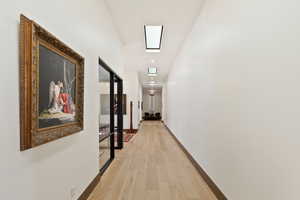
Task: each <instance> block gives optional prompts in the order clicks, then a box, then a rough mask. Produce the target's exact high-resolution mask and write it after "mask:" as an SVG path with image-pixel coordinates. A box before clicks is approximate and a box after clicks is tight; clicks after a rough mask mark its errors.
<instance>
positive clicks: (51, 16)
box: [0, 0, 122, 200]
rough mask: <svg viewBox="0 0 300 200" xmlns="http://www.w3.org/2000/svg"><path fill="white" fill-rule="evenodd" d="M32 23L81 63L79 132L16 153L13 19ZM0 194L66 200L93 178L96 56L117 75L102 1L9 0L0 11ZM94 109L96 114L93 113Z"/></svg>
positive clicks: (116, 45) (114, 39) (115, 45)
mask: <svg viewBox="0 0 300 200" xmlns="http://www.w3.org/2000/svg"><path fill="white" fill-rule="evenodd" d="M21 13H23V14H25V15H26V16H27V17H30V18H32V19H34V20H35V21H36V22H38V23H39V24H41V25H42V26H43V27H45V28H46V29H47V30H49V31H50V32H51V33H53V34H54V35H55V36H57V37H58V38H60V39H61V40H62V41H63V42H65V43H66V44H68V45H69V46H70V47H71V48H73V49H74V50H76V51H77V52H79V53H80V54H81V55H83V56H84V57H85V106H84V111H85V112H84V119H85V121H84V131H82V132H80V133H78V134H75V135H72V136H68V137H65V138H62V139H59V140H57V141H53V142H50V143H48V144H45V145H42V146H40V147H36V148H33V149H31V150H27V151H24V152H20V151H19V143H20V139H19V137H20V136H19V134H20V131H19V76H18V73H19V72H18V71H19V59H18V58H19V54H18V47H19V39H18V31H19V15H20V14H21ZM0 31H1V37H0V44H1V45H0V53H1V55H2V56H1V59H0V66H1V67H0V89H1V91H2V92H1V96H0V110H1V115H0V124H1V134H0V146H1V151H0V157H1V165H0V177H1V180H0V194H1V197H2V198H3V199H24V200H41V199H42V200H53V199H55V200H68V199H71V198H70V189H71V188H73V187H74V188H76V193H77V194H76V195H75V197H74V199H76V197H78V195H79V194H80V193H81V192H82V191H83V189H85V188H86V186H87V185H88V184H89V183H90V181H91V180H92V179H93V178H94V177H95V176H96V174H97V173H98V170H99V166H98V140H97V127H98V126H97V121H98V116H97V115H98V113H97V112H95V110H99V109H98V108H99V95H98V94H97V93H96V92H95V91H96V90H97V81H98V78H97V75H98V73H97V72H98V56H101V57H102V58H103V59H104V60H105V61H106V62H107V63H108V64H109V65H110V66H113V67H114V70H116V71H122V69H121V61H120V50H121V49H120V48H121V43H120V42H119V38H118V35H117V34H116V33H115V30H114V27H113V25H112V22H111V18H110V15H109V14H108V11H107V9H106V6H105V4H104V3H103V1H102V0H85V1H80V0H64V1H61V0H52V1H45V0H42V1H37V0H26V1H21V0H10V1H3V2H2V4H1V8H0ZM95 108H96V109H95Z"/></svg>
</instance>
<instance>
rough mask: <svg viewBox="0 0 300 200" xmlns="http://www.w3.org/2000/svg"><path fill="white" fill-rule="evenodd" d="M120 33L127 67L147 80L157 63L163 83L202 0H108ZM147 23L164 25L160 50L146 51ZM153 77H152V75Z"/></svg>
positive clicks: (142, 79)
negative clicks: (148, 73) (151, 67)
mask: <svg viewBox="0 0 300 200" xmlns="http://www.w3.org/2000/svg"><path fill="white" fill-rule="evenodd" d="M106 3H107V6H108V8H109V10H110V12H111V15H112V18H113V21H114V23H115V26H116V28H117V31H118V32H119V34H120V37H121V40H122V43H123V45H124V47H123V56H124V57H123V60H124V65H125V66H124V67H125V70H135V71H137V72H138V73H139V76H140V80H141V82H143V83H144V82H148V81H149V80H150V78H149V77H148V76H147V68H148V67H149V66H156V67H157V69H158V74H159V75H158V76H157V77H155V78H154V80H155V81H157V82H163V81H164V80H165V78H166V77H167V74H168V71H169V69H170V67H171V66H172V64H173V61H174V59H175V58H176V55H177V53H178V52H179V50H180V48H181V45H182V44H183V41H184V39H185V37H186V36H187V34H188V33H189V32H190V30H191V28H192V25H193V22H194V20H195V19H196V17H197V16H198V15H199V13H200V8H201V4H202V0H106ZM144 25H163V26H164V32H163V39H162V46H161V51H160V53H147V52H145V40H144ZM152 79H153V78H152Z"/></svg>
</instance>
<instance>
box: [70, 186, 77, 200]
mask: <svg viewBox="0 0 300 200" xmlns="http://www.w3.org/2000/svg"><path fill="white" fill-rule="evenodd" d="M76 194H77V188H76V187H72V188H71V190H70V195H71V200H74V199H75V198H76Z"/></svg>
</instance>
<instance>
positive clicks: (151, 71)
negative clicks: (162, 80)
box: [148, 67, 157, 74]
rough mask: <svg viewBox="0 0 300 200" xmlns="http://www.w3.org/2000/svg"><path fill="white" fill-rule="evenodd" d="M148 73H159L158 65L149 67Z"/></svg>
mask: <svg viewBox="0 0 300 200" xmlns="http://www.w3.org/2000/svg"><path fill="white" fill-rule="evenodd" d="M148 74H157V68H156V67H149V68H148Z"/></svg>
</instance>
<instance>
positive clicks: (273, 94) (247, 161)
mask: <svg viewBox="0 0 300 200" xmlns="http://www.w3.org/2000/svg"><path fill="white" fill-rule="evenodd" d="M299 7H300V2H299V1H296V0H286V1H281V0H272V1H271V0H252V1H249V0H227V1H217V0H207V1H206V2H205V3H204V5H203V8H202V11H201V14H200V16H199V18H198V19H197V21H196V22H195V25H194V27H193V30H192V32H191V33H190V34H189V36H188V37H187V39H186V42H185V44H184V46H183V49H182V50H181V52H180V53H179V55H178V58H177V60H176V61H175V64H174V67H173V68H172V70H171V73H170V74H169V79H168V87H167V90H168V92H167V94H168V96H167V106H168V109H167V124H168V126H169V127H170V128H171V130H172V131H173V132H174V133H175V134H176V136H177V137H178V138H179V140H180V141H181V142H182V143H183V144H184V145H185V147H186V148H187V149H188V150H189V151H190V152H191V154H192V155H193V156H194V157H195V159H196V160H197V161H198V162H199V163H200V165H201V166H202V167H203V168H204V169H205V171H206V172H207V173H208V174H209V175H210V177H211V178H212V179H213V180H214V181H215V183H216V184H217V185H218V186H219V187H220V189H221V190H222V191H223V192H224V193H225V195H226V196H227V197H228V199H230V200H253V199H256V200H283V199H284V200H298V199H299V185H300V184H299V180H300V170H299V169H300V158H299V152H300V145H299V144H300V143H299V141H300V134H299V133H300V123H299V115H300V90H299V85H300V78H299V75H300V55H299V52H300V37H299V35H300V20H299V19H300V12H299ZM178 122H180V123H178Z"/></svg>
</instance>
